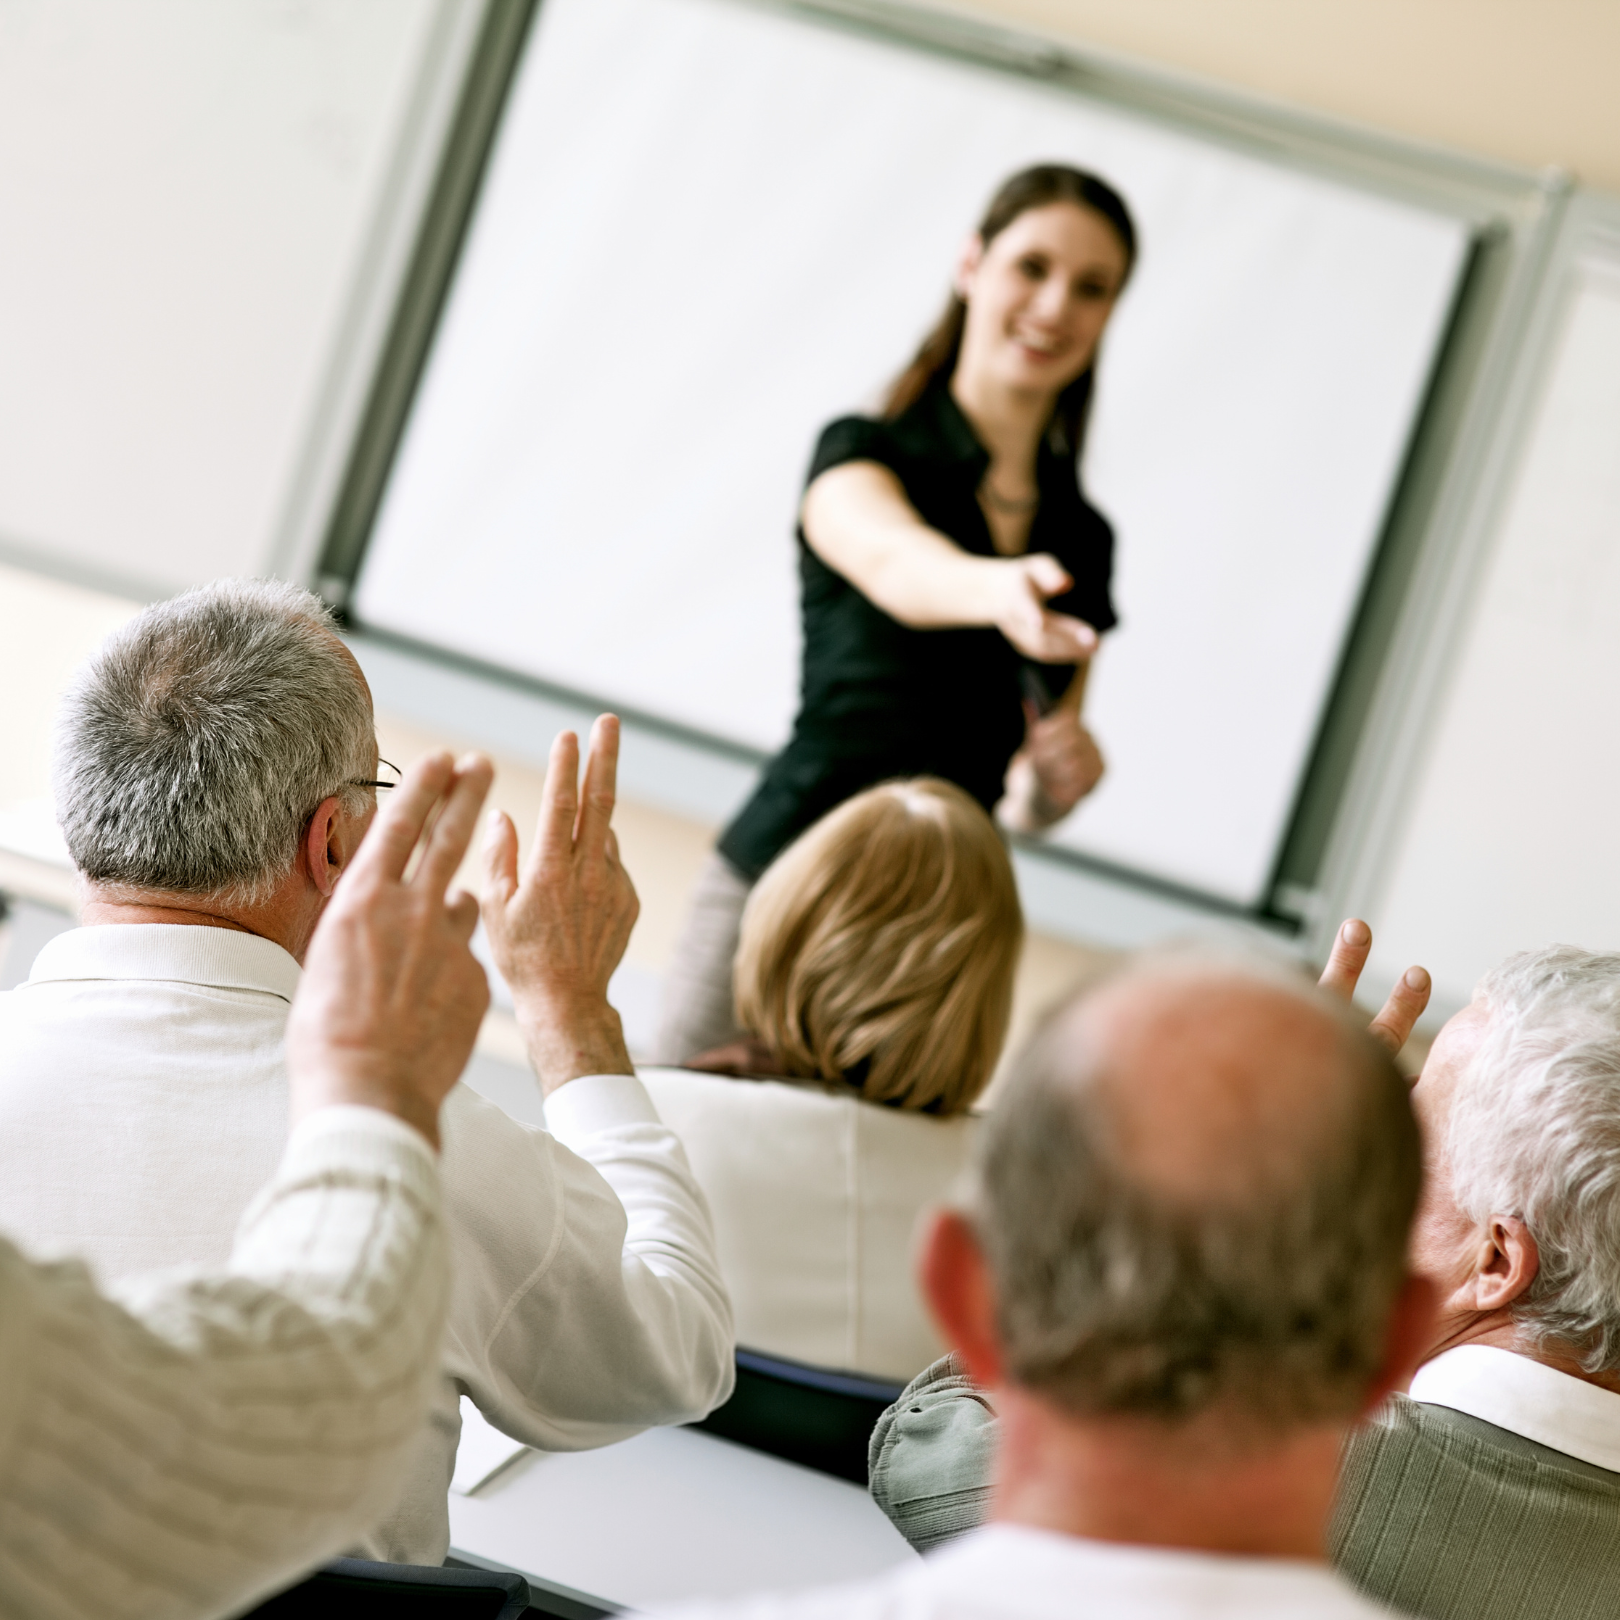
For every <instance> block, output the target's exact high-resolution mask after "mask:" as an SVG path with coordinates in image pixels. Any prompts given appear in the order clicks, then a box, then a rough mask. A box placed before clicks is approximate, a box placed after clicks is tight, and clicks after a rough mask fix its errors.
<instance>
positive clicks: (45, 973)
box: [28, 923, 302, 1002]
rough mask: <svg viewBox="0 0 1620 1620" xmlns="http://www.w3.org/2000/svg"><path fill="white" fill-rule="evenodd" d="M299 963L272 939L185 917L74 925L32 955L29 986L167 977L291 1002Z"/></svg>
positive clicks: (295, 986) (299, 970)
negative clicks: (177, 920)
mask: <svg viewBox="0 0 1620 1620" xmlns="http://www.w3.org/2000/svg"><path fill="white" fill-rule="evenodd" d="M301 971H302V970H301V969H300V968H299V966H298V963H297V962H295V961H294V960H293V958H292V956H291V955H290V954H289V953H288V952H287V951H285V950H283V949H282V947H281V946H279V945H277V944H276V943H275V942H274V941H273V940H268V939H263V938H261V937H260V936H259V935H258V934H243V933H238V932H237V931H236V930H235V929H233V928H208V927H205V926H201V925H195V924H189V923H104V924H101V925H99V926H97V927H94V928H72V929H69V930H68V932H67V933H65V934H58V935H57V936H56V937H55V938H54V939H52V940H49V941H48V942H47V943H46V945H45V947H44V948H43V949H42V950H41V951H40V953H39V955H38V956H37V957H35V958H34V967H33V971H32V972H31V973H30V974H29V975H28V983H29V984H45V983H50V982H53V981H61V980H67V979H164V980H173V981H176V982H178V983H182V984H202V985H208V986H210V987H211V988H213V989H217V990H258V991H261V992H263V993H265V994H268V995H272V996H279V997H280V998H281V999H282V1000H283V1001H288V1002H290V1001H291V1000H292V998H293V992H294V991H295V990H296V989H297V988H298V979H299V975H300V973H301Z"/></svg>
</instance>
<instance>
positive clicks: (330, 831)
mask: <svg viewBox="0 0 1620 1620" xmlns="http://www.w3.org/2000/svg"><path fill="white" fill-rule="evenodd" d="M351 820H352V818H351V817H349V816H346V815H344V814H343V801H342V800H341V799H340V798H338V797H337V795H336V794H333V796H332V797H331V798H329V799H322V800H321V802H320V803H319V804H318V805H316V806H315V814H314V815H312V816H311V817H310V818H309V826H308V827H307V828H306V829H305V832H304V847H303V855H304V866H305V869H306V870H307V871H308V873H309V880H310V882H311V883H313V884H314V885H315V887H316V888H317V889H319V890H320V892H321V893H322V894H324V895H325V896H326V897H327V898H328V899H330V898H331V896H332V891H333V890H334V889H335V888H336V887H337V880H338V879H339V878H340V877H341V876H342V875H343V871H344V869H345V868H346V867H347V866H348V864H349V861H350V859H351V857H352V856H353V855H354V851H355V848H356V846H357V845H358V842H359V840H358V839H355V838H353V837H352V835H351V831H350V827H349V822H350V821H351Z"/></svg>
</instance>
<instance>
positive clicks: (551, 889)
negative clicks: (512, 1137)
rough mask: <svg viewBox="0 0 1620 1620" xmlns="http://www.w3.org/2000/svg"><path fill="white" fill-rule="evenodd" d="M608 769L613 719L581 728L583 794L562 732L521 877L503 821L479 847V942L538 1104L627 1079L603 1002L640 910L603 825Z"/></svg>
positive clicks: (612, 766) (607, 817) (628, 1068)
mask: <svg viewBox="0 0 1620 1620" xmlns="http://www.w3.org/2000/svg"><path fill="white" fill-rule="evenodd" d="M618 765H619V722H618V720H617V719H616V718H615V717H614V716H613V715H610V714H605V715H602V716H601V717H600V718H599V719H598V720H597V722H596V724H595V725H594V726H592V727H591V744H590V752H589V754H588V755H587V757H586V761H585V780H584V784H583V787H581V786H580V784H579V780H578V778H579V739H578V738H577V737H576V736H575V735H574V733H573V732H571V731H565V732H563V733H562V734H561V735H560V736H559V737H558V738H557V740H556V741H555V742H554V743H553V744H552V745H551V762H550V764H549V766H548V767H547V770H546V780H545V787H544V789H543V790H542V794H541V801H540V821H539V825H538V827H537V828H536V830H535V840H534V847H533V848H532V849H531V850H530V851H529V858H528V860H527V862H525V863H524V865H523V868H522V871H521V873H520V872H519V868H518V839H517V829H516V828H515V827H513V825H512V820H511V817H509V816H508V815H506V814H505V813H504V812H500V811H498V812H496V814H494V815H493V816H491V817H490V821H489V829H488V833H487V835H486V838H485V844H484V899H483V913H484V931H485V932H486V933H487V934H488V936H489V943H490V948H491V950H492V951H493V953H494V956H495V965H496V966H497V967H498V968H499V969H500V971H501V976H502V977H503V978H504V979H505V980H506V982H507V984H508V985H509V986H510V987H511V990H512V1000H513V1004H514V1006H515V1008H516V1011H517V1017H518V1022H519V1024H520V1025H521V1026H522V1029H523V1033H524V1036H525V1038H526V1040H527V1042H528V1047H529V1056H530V1058H531V1060H532V1061H533V1063H534V1070H535V1074H536V1076H537V1077H538V1079H539V1081H540V1088H541V1090H542V1091H544V1092H546V1093H547V1094H549V1093H550V1092H552V1091H554V1090H555V1089H556V1088H557V1087H558V1086H560V1085H564V1084H566V1083H567V1082H568V1081H569V1080H573V1079H577V1078H578V1077H579V1076H580V1075H584V1074H633V1073H634V1072H635V1070H634V1067H633V1066H632V1064H631V1062H630V1055H629V1053H628V1052H627V1051H626V1049H625V1044H624V1030H623V1027H622V1026H621V1024H620V1022H619V1015H618V1014H617V1013H616V1012H615V1011H614V1010H613V1008H612V1007H611V1006H610V1005H609V1003H608V998H607V987H608V980H609V979H611V978H612V977H613V972H614V969H615V968H617V967H618V965H619V961H620V959H621V958H622V957H623V955H624V951H625V946H626V945H628V944H629V942H630V930H631V929H632V928H633V927H634V926H635V921H636V915H637V913H638V911H639V910H640V902H639V901H638V900H637V899H636V890H635V885H634V884H632V883H631V881H630V875H629V873H627V872H626V871H625V869H624V867H623V866H622V865H621V864H620V862H619V847H618V841H617V840H616V839H615V838H614V836H613V828H612V825H611V823H612V819H613V806H614V799H615V792H616V780H617V775H618Z"/></svg>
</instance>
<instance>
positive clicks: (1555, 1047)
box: [1446, 945, 1620, 1373]
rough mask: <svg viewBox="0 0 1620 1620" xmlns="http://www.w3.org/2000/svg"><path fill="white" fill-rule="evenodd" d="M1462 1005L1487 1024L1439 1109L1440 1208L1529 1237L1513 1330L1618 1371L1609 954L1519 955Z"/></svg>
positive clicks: (1619, 1254)
mask: <svg viewBox="0 0 1620 1620" xmlns="http://www.w3.org/2000/svg"><path fill="white" fill-rule="evenodd" d="M1475 995H1476V997H1477V998H1478V999H1479V1000H1481V1001H1483V1002H1484V1004H1485V1007H1486V1009H1487V1011H1488V1013H1489V1022H1488V1024H1487V1025H1486V1028H1485V1032H1484V1035H1483V1037H1482V1039H1481V1042H1480V1045H1479V1048H1478V1050H1477V1051H1476V1052H1475V1054H1474V1057H1473V1060H1472V1062H1471V1063H1470V1064H1469V1066H1468V1070H1467V1072H1466V1074H1464V1075H1463V1076H1462V1077H1461V1078H1460V1079H1459V1082H1458V1085H1457V1091H1456V1095H1455V1096H1454V1098H1453V1099H1452V1104H1451V1118H1450V1122H1449V1127H1448V1131H1447V1142H1446V1153H1447V1159H1448V1161H1449V1164H1450V1170H1451V1182H1452V1196H1453V1198H1454V1199H1455V1201H1456V1203H1457V1207H1458V1208H1459V1209H1461V1210H1463V1211H1464V1212H1465V1213H1466V1214H1468V1215H1470V1216H1471V1217H1473V1218H1474V1219H1475V1220H1480V1221H1483V1220H1487V1219H1489V1218H1490V1217H1491V1216H1492V1215H1513V1216H1517V1217H1518V1219H1520V1220H1522V1221H1523V1222H1524V1223H1525V1225H1526V1226H1527V1227H1529V1229H1530V1233H1531V1235H1532V1236H1533V1237H1534V1238H1535V1240H1536V1247H1537V1249H1538V1251H1539V1253H1540V1257H1541V1266H1540V1270H1539V1272H1538V1274H1537V1276H1536V1279H1535V1281H1534V1282H1533V1283H1532V1284H1531V1285H1530V1287H1529V1289H1528V1290H1527V1291H1526V1292H1525V1294H1524V1295H1523V1297H1522V1298H1521V1299H1520V1300H1519V1302H1518V1303H1517V1304H1516V1305H1515V1307H1514V1316H1515V1319H1516V1322H1517V1325H1518V1326H1519V1328H1520V1329H1521V1330H1522V1331H1523V1332H1524V1333H1525V1334H1526V1335H1527V1336H1528V1337H1529V1338H1530V1339H1531V1340H1532V1341H1533V1342H1536V1343H1546V1342H1549V1341H1551V1342H1556V1343H1558V1344H1561V1345H1564V1346H1567V1347H1569V1348H1571V1349H1573V1350H1574V1351H1575V1352H1576V1354H1577V1355H1578V1356H1579V1357H1580V1360H1581V1365H1582V1366H1583V1367H1584V1368H1585V1369H1586V1371H1588V1372H1593V1373H1595V1372H1615V1371H1620V955H1615V954H1602V953H1599V952H1596V951H1583V950H1577V949H1576V948H1575V947H1574V946H1572V945H1551V946H1548V947H1547V948H1546V949H1544V950H1539V951H1525V952H1521V953H1520V954H1519V955H1517V956H1510V957H1509V958H1508V959H1507V961H1505V962H1504V963H1502V965H1501V966H1500V967H1498V968H1497V969H1496V970H1495V971H1494V972H1492V973H1489V974H1487V975H1486V976H1485V978H1484V979H1482V980H1481V981H1480V983H1479V986H1478V988H1477V990H1476V991H1475Z"/></svg>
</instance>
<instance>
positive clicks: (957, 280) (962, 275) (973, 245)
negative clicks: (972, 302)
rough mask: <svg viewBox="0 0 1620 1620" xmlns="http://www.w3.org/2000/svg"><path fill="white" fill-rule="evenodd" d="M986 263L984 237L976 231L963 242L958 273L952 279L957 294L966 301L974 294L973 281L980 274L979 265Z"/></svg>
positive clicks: (958, 257)
mask: <svg viewBox="0 0 1620 1620" xmlns="http://www.w3.org/2000/svg"><path fill="white" fill-rule="evenodd" d="M983 263H984V238H983V237H982V236H980V235H979V233H978V232H977V231H975V232H974V233H973V234H972V235H971V236H970V237H969V238H968V239H967V241H965V242H964V243H963V244H962V251H961V252H960V253H959V254H958V255H957V257H956V274H955V276H954V277H953V278H952V280H951V286H952V287H953V288H954V289H955V291H956V296H957V297H958V298H960V299H961V300H962V302H963V303H966V302H967V301H968V300H969V299H970V298H972V296H973V283H974V281H975V279H976V278H977V277H978V274H979V266H980V265H981V264H983Z"/></svg>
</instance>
